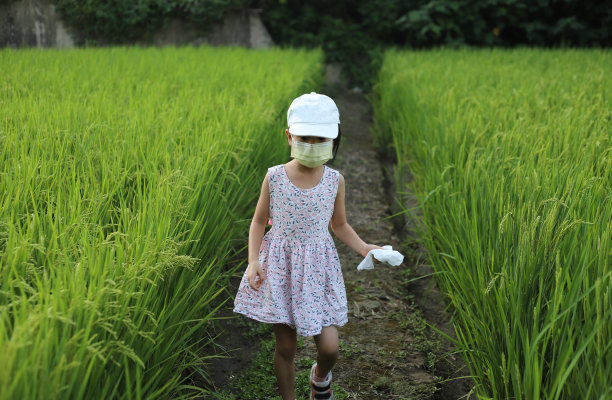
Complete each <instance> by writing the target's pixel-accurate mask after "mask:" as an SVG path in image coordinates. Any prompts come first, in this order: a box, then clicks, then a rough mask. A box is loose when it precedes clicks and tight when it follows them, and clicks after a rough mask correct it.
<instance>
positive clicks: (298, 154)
mask: <svg viewBox="0 0 612 400" xmlns="http://www.w3.org/2000/svg"><path fill="white" fill-rule="evenodd" d="M332 144H333V142H332V141H331V140H330V141H329V142H323V143H315V144H310V143H304V142H298V141H297V140H294V141H293V142H292V144H291V157H292V158H295V159H296V160H298V161H299V163H300V164H302V165H303V166H305V167H308V168H315V167H318V166H319V165H323V164H324V163H325V162H326V161H327V160H330V159H331V158H332Z"/></svg>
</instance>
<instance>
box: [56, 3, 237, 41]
mask: <svg viewBox="0 0 612 400" xmlns="http://www.w3.org/2000/svg"><path fill="white" fill-rule="evenodd" d="M55 3H56V7H57V10H58V11H59V12H60V13H61V15H62V17H63V19H64V21H65V22H66V23H68V25H70V27H71V28H72V29H74V30H75V31H77V32H78V33H79V36H81V37H82V38H83V40H84V41H85V42H87V43H96V44H126V43H130V42H132V41H134V40H136V39H140V38H146V37H147V36H148V35H150V34H152V33H153V32H155V31H156V30H157V29H159V28H160V27H161V26H163V24H164V22H165V21H166V20H167V19H168V18H169V17H173V16H175V17H183V18H185V19H188V20H191V21H193V22H197V23H198V25H199V26H201V27H202V28H203V29H205V28H206V27H207V26H209V25H210V24H211V23H213V22H215V21H218V20H220V19H221V18H222V17H223V15H224V14H225V13H226V12H227V11H229V10H231V9H236V8H240V7H242V6H244V4H245V0H138V1H137V0H55Z"/></svg>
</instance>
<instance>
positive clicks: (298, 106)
mask: <svg viewBox="0 0 612 400" xmlns="http://www.w3.org/2000/svg"><path fill="white" fill-rule="evenodd" d="M287 123H288V126H289V129H287V130H285V135H286V136H287V140H288V143H289V146H291V157H292V158H293V160H292V161H290V162H288V163H287V164H281V165H277V166H274V167H271V168H268V173H267V174H266V177H265V178H264V181H263V184H262V188H261V194H260V197H259V201H258V202H257V206H256V209H255V214H254V216H253V220H252V222H251V227H250V231H249V260H248V261H249V265H248V267H247V270H246V271H245V273H244V275H243V277H242V281H241V282H240V287H239V289H238V293H237V295H236V300H235V303H234V312H237V313H240V314H243V315H245V316H247V317H249V318H252V319H255V320H257V321H261V322H265V323H271V324H274V334H275V337H276V348H275V352H274V370H275V373H276V379H277V382H278V387H279V391H280V393H281V396H282V398H283V400H294V399H295V390H294V384H295V366H294V359H295V354H296V351H297V335H300V336H314V340H315V344H316V347H317V355H316V362H315V363H314V364H313V366H312V368H311V372H310V384H311V396H310V398H311V400H312V399H317V400H318V399H333V392H332V389H331V382H332V374H331V369H332V367H333V366H334V364H335V363H336V359H337V357H338V330H337V327H338V326H343V325H344V324H346V323H347V320H348V319H347V303H346V290H345V287H344V280H343V277H342V271H341V269H340V260H339V258H338V253H337V251H336V247H335V244H334V241H333V239H332V237H331V235H330V233H329V229H328V227H329V225H330V223H331V227H332V230H333V232H334V233H335V235H336V236H337V237H338V238H339V239H340V240H342V241H343V242H344V243H346V244H347V245H348V246H349V247H350V248H352V249H353V250H355V251H356V252H358V253H359V254H361V255H362V256H363V257H365V256H366V255H367V253H368V252H369V251H370V250H373V249H380V248H381V247H380V246H376V245H373V244H367V243H365V242H364V241H363V240H361V238H359V236H358V235H357V233H355V231H354V230H353V228H352V227H351V226H350V225H349V224H348V223H347V221H346V214H345V208H344V193H345V185H344V177H343V176H342V175H341V174H340V173H339V172H338V171H336V170H333V169H331V168H329V167H327V166H326V165H324V163H325V162H326V161H328V160H330V159H332V157H335V155H336V152H337V150H338V146H339V144H340V137H341V133H340V129H339V123H340V119H339V113H338V108H337V107H336V104H335V103H334V101H333V100H332V99H331V98H329V97H327V96H325V95H321V94H317V93H314V92H312V93H310V94H304V95H302V96H300V97H298V98H296V99H295V100H294V101H293V102H292V103H291V106H290V107H289V110H288V112H287ZM270 221H271V224H272V228H271V229H270V230H269V231H268V232H267V233H265V234H264V232H265V227H266V223H267V222H270Z"/></svg>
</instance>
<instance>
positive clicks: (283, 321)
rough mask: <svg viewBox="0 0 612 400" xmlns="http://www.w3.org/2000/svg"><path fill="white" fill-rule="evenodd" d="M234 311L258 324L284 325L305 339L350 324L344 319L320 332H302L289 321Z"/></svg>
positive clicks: (329, 324) (324, 325) (328, 324)
mask: <svg viewBox="0 0 612 400" xmlns="http://www.w3.org/2000/svg"><path fill="white" fill-rule="evenodd" d="M233 311H234V312H235V313H237V314H241V315H244V316H245V317H247V318H250V319H252V320H255V321H258V322H262V323H264V324H284V325H288V326H289V327H291V328H293V329H295V330H296V333H297V334H298V335H300V336H304V337H310V336H316V335H318V334H320V333H321V330H322V328H324V327H327V326H337V327H342V326H344V325H346V324H347V323H348V318H344V319H342V320H340V322H338V323H334V322H332V323H327V324H322V325H321V326H320V327H319V330H318V331H316V332H314V333H313V332H310V331H304V330H300V329H299V328H297V327H296V326H295V324H292V323H291V322H289V321H287V320H271V319H268V318H264V317H261V316H259V315H254V314H252V313H248V312H247V311H244V310H240V309H237V308H234V310H233Z"/></svg>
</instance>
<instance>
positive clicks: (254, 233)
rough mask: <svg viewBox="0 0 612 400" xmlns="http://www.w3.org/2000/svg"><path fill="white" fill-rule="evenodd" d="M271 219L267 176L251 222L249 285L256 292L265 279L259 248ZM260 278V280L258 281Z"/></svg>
mask: <svg viewBox="0 0 612 400" xmlns="http://www.w3.org/2000/svg"><path fill="white" fill-rule="evenodd" d="M269 218H270V185H269V183H268V175H267V174H266V176H265V178H264V180H263V183H262V185H261V193H260V194H259V200H258V201H257V206H256V207H255V214H254V215H253V220H252V221H251V228H250V229H249V270H248V278H249V284H250V285H251V287H252V288H253V289H255V290H258V289H259V287H260V286H261V284H262V283H263V281H264V279H265V277H264V275H263V270H262V269H261V265H260V264H259V248H260V247H261V242H262V240H263V236H264V234H265V232H266V224H267V223H268V219H269ZM257 277H259V280H258V279H257Z"/></svg>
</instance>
